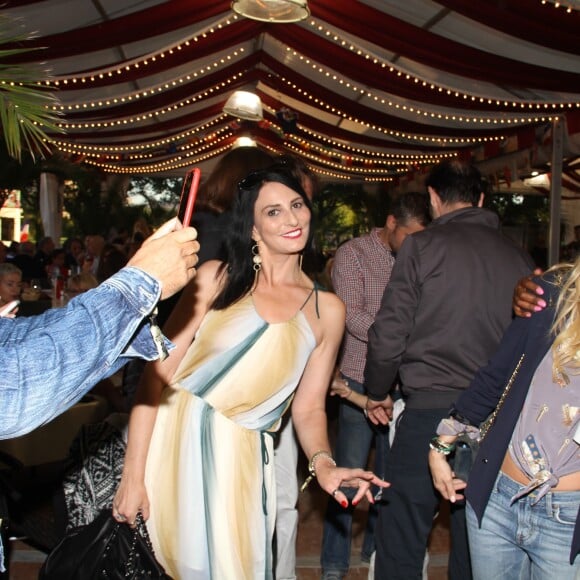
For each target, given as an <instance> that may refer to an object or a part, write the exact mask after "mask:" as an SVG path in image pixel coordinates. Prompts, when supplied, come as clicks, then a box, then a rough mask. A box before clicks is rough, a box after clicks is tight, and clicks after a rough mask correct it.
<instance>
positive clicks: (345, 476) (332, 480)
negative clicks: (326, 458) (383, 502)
mask: <svg viewBox="0 0 580 580" xmlns="http://www.w3.org/2000/svg"><path fill="white" fill-rule="evenodd" d="M316 477H317V479H318V483H319V484H320V487H322V489H324V490H325V491H326V492H327V493H329V494H331V495H332V497H333V498H334V499H335V500H336V501H337V502H338V503H339V504H340V505H341V506H342V507H343V508H346V507H348V498H347V497H346V495H345V494H344V493H343V492H342V491H341V488H344V487H355V488H358V489H357V492H356V494H355V496H354V497H353V499H352V505H353V506H356V505H357V504H358V503H359V502H360V500H361V499H362V498H363V497H365V496H366V498H367V499H368V501H369V502H370V503H374V502H375V500H374V498H373V494H372V492H371V485H376V486H378V487H381V488H384V487H389V485H391V484H390V483H388V482H386V481H384V480H383V479H381V478H380V477H377V476H376V475H375V474H374V473H373V472H372V471H366V470H364V469H348V468H346V467H335V466H333V465H332V464H330V463H324V464H321V465H320V466H317V469H316Z"/></svg>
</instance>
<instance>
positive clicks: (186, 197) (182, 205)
mask: <svg viewBox="0 0 580 580" xmlns="http://www.w3.org/2000/svg"><path fill="white" fill-rule="evenodd" d="M200 178H201V171H200V170H199V168H198V167H194V168H193V169H190V170H189V171H188V172H187V173H186V174H185V179H184V180H183V187H182V188H181V198H180V200H179V211H178V212H177V217H178V218H179V221H180V222H181V223H182V224H183V227H184V228H186V227H188V226H189V224H190V223H191V217H192V216H193V206H194V204H195V198H196V197H197V189H198V187H199V180H200Z"/></svg>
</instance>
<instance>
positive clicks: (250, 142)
mask: <svg viewBox="0 0 580 580" xmlns="http://www.w3.org/2000/svg"><path fill="white" fill-rule="evenodd" d="M257 146H258V144H257V143H256V141H255V139H252V138H251V137H245V136H242V137H238V138H237V139H236V140H235V141H234V143H233V145H232V149H236V147H257Z"/></svg>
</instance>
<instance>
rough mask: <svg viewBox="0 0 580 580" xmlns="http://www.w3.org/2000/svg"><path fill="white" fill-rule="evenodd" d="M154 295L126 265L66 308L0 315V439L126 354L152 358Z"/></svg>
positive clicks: (152, 285) (68, 402)
mask: <svg viewBox="0 0 580 580" xmlns="http://www.w3.org/2000/svg"><path fill="white" fill-rule="evenodd" d="M160 295H161V287H160V285H159V283H158V282H157V281H156V280H155V279H154V278H152V277H151V276H149V275H148V274H146V273H145V272H143V271H142V270H139V269H137V268H133V267H127V268H123V269H122V270H120V271H119V272H118V273H117V274H115V275H114V276H112V277H111V278H109V279H108V280H106V281H105V282H103V283H102V284H101V285H100V286H99V287H98V288H95V289H94V290H91V291H89V292H86V293H84V294H81V295H79V296H77V297H76V298H74V299H73V300H71V301H70V303H69V304H68V305H67V306H66V308H53V309H51V310H48V311H46V312H45V313H43V314H41V315H39V316H32V317H29V318H25V317H23V318H14V319H11V318H0V369H1V371H0V439H8V438H11V437H17V436H19V435H23V434H25V433H27V432H29V431H32V430H33V429H35V428H36V427H38V426H39V425H42V424H43V423H46V422H48V421H50V420H51V419H53V418H54V417H56V416H57V415H59V414H60V413H62V412H63V411H65V410H66V409H67V408H68V407H70V406H72V405H73V404H74V403H76V402H77V401H78V400H79V399H80V398H81V397H82V396H83V395H84V394H86V393H87V392H88V391H89V390H90V389H91V388H92V387H93V386H94V385H95V384H96V383H97V382H98V381H100V380H102V379H104V378H106V377H108V376H109V375H111V374H113V373H114V372H115V371H117V370H118V369H120V368H121V367H122V366H123V365H124V364H125V363H126V362H127V361H128V360H129V359H130V358H142V359H145V360H154V359H156V358H157V357H158V349H157V346H156V344H155V342H154V340H153V336H152V334H151V328H150V325H149V324H148V321H147V320H146V317H148V315H149V314H151V312H152V311H153V309H154V308H155V305H156V304H157V301H158V300H159V297H160ZM166 343H167V344H168V341H166Z"/></svg>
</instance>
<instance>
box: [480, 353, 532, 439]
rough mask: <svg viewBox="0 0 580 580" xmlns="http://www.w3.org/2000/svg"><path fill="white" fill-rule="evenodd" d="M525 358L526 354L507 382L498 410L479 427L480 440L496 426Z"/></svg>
mask: <svg viewBox="0 0 580 580" xmlns="http://www.w3.org/2000/svg"><path fill="white" fill-rule="evenodd" d="M525 356H526V355H525V354H522V356H521V357H520V360H519V361H518V364H517V365H516V368H515V369H514V372H513V373H512V376H511V377H510V380H509V381H508V382H507V384H506V386H505V389H504V390H503V393H502V394H501V397H500V398H499V401H498V403H497V406H496V408H495V409H494V410H493V411H492V413H491V414H490V416H489V417H488V418H487V419H486V420H485V421H484V422H483V423H482V424H481V425H480V426H479V440H480V441H483V439H484V437H485V436H486V435H487V433H488V431H489V430H490V429H491V426H492V425H493V424H494V422H495V418H496V417H497V414H498V413H499V410H500V409H501V408H502V406H503V404H504V401H505V400H506V397H507V396H508V393H509V392H510V389H511V388H512V385H513V384H514V381H515V380H516V376H517V375H518V372H519V370H520V367H521V366H522V362H523V360H524V357H525Z"/></svg>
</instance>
